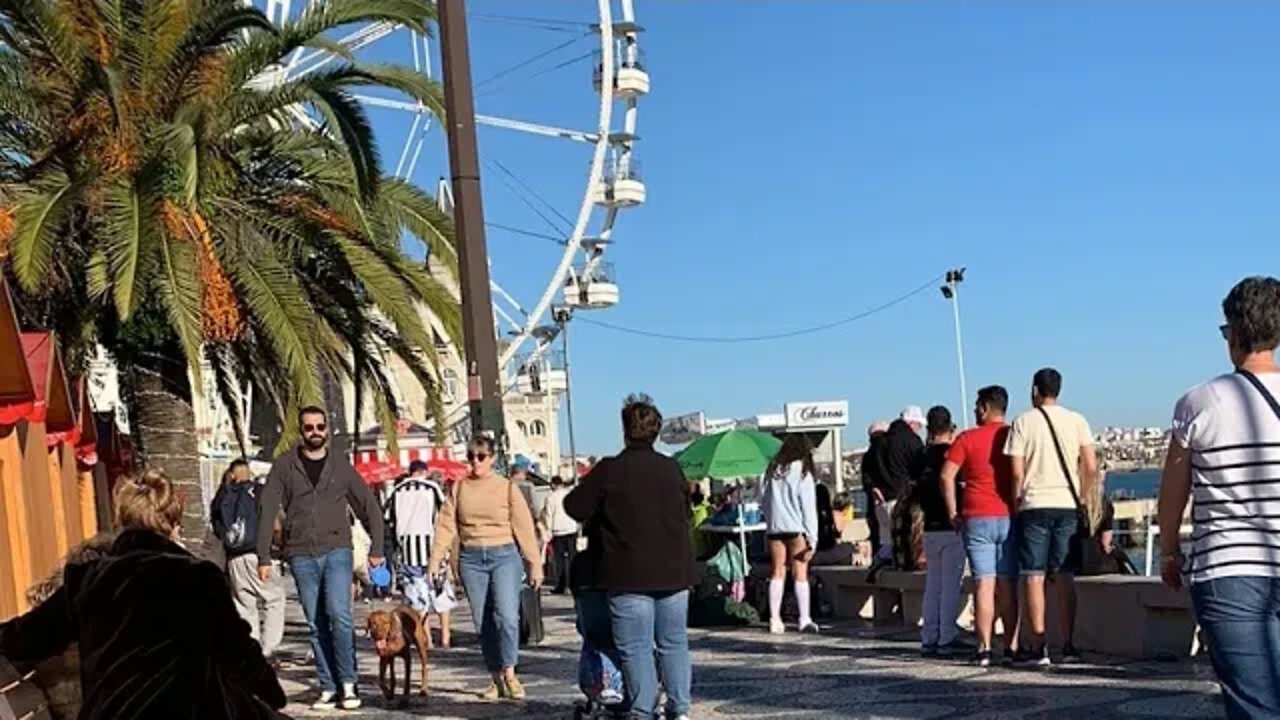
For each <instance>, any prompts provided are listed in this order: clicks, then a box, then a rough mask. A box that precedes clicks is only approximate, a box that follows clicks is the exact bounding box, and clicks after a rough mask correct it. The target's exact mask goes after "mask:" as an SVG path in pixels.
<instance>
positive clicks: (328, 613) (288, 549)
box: [258, 406, 383, 710]
mask: <svg viewBox="0 0 1280 720" xmlns="http://www.w3.org/2000/svg"><path fill="white" fill-rule="evenodd" d="M298 425H299V428H298V429H299V431H300V434H301V435H302V442H301V443H299V444H298V446H297V447H296V448H294V449H292V450H290V451H289V452H286V453H285V454H283V455H281V456H280V457H279V458H276V461H275V464H274V465H272V466H271V473H270V475H268V476H267V485H266V487H265V488H263V491H262V514H261V517H260V518H259V521H258V575H259V577H261V578H262V580H263V581H264V582H266V580H267V579H268V578H270V577H271V565H270V552H269V551H270V545H271V525H272V521H273V520H274V518H275V517H276V513H278V512H279V511H280V508H281V506H282V505H283V507H284V514H285V523H284V528H285V531H284V555H285V558H286V559H288V561H289V567H290V569H291V570H292V573H293V577H294V580H295V581H296V582H297V584H298V599H299V600H300V601H301V602H302V611H303V613H304V614H305V615H306V616H307V629H308V630H309V631H310V634H311V648H312V650H313V652H314V654H315V658H316V679H317V681H318V683H319V685H320V697H319V699H318V700H316V702H315V704H314V705H312V708H314V709H316V710H332V709H334V708H336V707H337V706H338V705H339V703H340V704H341V706H342V708H343V709H345V710H354V709H356V708H358V707H360V697H359V696H358V695H357V693H356V655H355V631H354V627H353V620H352V614H351V577H352V572H353V568H354V558H353V552H352V549H351V525H350V524H349V523H348V521H347V508H348V507H350V508H351V509H352V510H354V511H355V514H356V516H357V517H358V518H359V519H360V522H361V523H363V524H364V527H365V529H366V530H368V532H369V537H370V538H371V539H372V548H371V549H370V551H369V566H370V567H374V566H377V565H380V564H381V563H382V558H383V524H382V509H381V508H380V507H379V505H378V500H377V498H375V497H374V495H373V491H372V490H370V489H369V487H368V486H367V485H365V483H364V481H363V480H361V479H360V476H359V475H358V474H356V471H355V468H353V467H351V463H350V462H349V461H348V460H347V459H346V458H345V457H343V456H341V455H338V454H336V453H331V452H329V432H328V425H327V422H326V413H325V411H324V410H322V409H320V408H318V407H314V406H312V407H305V408H303V409H302V411H301V412H299V413H298ZM335 676H336V677H335ZM338 683H341V686H342V687H341V690H342V694H341V696H339V694H338V689H339V688H338Z"/></svg>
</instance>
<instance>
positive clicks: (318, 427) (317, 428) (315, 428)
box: [302, 423, 328, 432]
mask: <svg viewBox="0 0 1280 720" xmlns="http://www.w3.org/2000/svg"><path fill="white" fill-rule="evenodd" d="M326 427H328V426H327V425H325V424H324V423H316V424H314V425H312V424H311V423H307V424H306V425H303V426H302V432H324V429H325V428H326Z"/></svg>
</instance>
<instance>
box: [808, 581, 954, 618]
mask: <svg viewBox="0 0 1280 720" xmlns="http://www.w3.org/2000/svg"><path fill="white" fill-rule="evenodd" d="M811 572H812V573H813V574H814V575H816V576H818V577H820V578H821V579H822V582H823V584H824V585H826V586H827V591H828V593H830V596H831V607H832V614H833V615H834V616H835V617H837V618H842V619H855V618H862V619H864V620H871V621H872V622H877V623H894V622H897V623H902V624H903V625H906V626H908V627H915V626H917V625H919V624H920V616H921V614H922V612H923V610H924V581H925V574H924V572H904V571H901V570H883V571H881V572H880V574H879V575H878V576H877V577H876V582H875V583H874V584H873V583H869V582H867V570H866V569H865V568H852V567H815V568H813V569H812V570H811ZM960 592H961V600H962V606H961V608H962V612H961V616H962V617H963V616H964V615H965V614H966V613H965V612H964V610H965V606H964V604H963V603H967V602H968V599H969V597H970V596H972V594H973V580H972V579H971V578H969V577H967V576H966V577H965V579H964V585H963V586H962V587H961V590H960Z"/></svg>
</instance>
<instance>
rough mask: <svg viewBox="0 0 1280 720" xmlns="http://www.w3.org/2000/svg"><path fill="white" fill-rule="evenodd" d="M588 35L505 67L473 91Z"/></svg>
mask: <svg viewBox="0 0 1280 720" xmlns="http://www.w3.org/2000/svg"><path fill="white" fill-rule="evenodd" d="M588 35H590V33H584V34H582V35H579V36H578V37H575V38H573V39H572V40H566V41H564V42H562V43H560V44H559V45H556V46H555V47H552V48H550V49H548V50H544V51H542V52H540V53H538V54H536V55H534V56H533V57H530V58H527V59H525V60H521V61H520V62H518V63H515V64H513V65H510V66H508V67H506V68H503V69H502V70H499V71H498V72H496V73H494V74H492V75H490V76H489V77H487V78H485V79H483V80H481V81H480V82H478V83H476V84H475V89H476V90H479V89H480V88H482V87H484V86H485V85H488V84H489V83H491V82H493V81H495V80H500V79H502V78H504V77H506V76H508V75H510V74H511V73H513V72H516V71H518V70H521V69H523V68H524V67H526V66H528V65H532V64H533V63H535V62H537V61H539V60H541V59H543V58H545V57H547V56H549V55H554V54H555V53H557V52H559V51H561V50H563V49H565V48H567V47H570V46H572V45H575V44H577V43H578V42H580V41H581V40H582V39H583V38H585V37H587V36H588ZM592 52H594V51H592ZM535 77H536V76H535Z"/></svg>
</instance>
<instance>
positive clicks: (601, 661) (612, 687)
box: [573, 590, 631, 720]
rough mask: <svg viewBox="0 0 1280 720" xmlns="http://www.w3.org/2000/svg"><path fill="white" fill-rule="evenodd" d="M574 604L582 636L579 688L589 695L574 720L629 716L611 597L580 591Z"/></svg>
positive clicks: (581, 703)
mask: <svg viewBox="0 0 1280 720" xmlns="http://www.w3.org/2000/svg"><path fill="white" fill-rule="evenodd" d="M573 605H574V609H575V610H576V611H577V615H578V634H579V635H580V636H582V650H581V652H580V653H579V655H578V687H579V689H581V690H582V694H583V695H585V696H586V699H585V700H583V701H581V702H579V703H576V704H575V705H574V709H573V717H574V720H586V719H587V718H592V719H595V718H625V717H628V716H629V714H630V712H631V708H630V707H629V706H628V704H627V697H626V696H627V692H626V687H625V685H624V684H623V681H622V670H621V668H620V665H621V661H620V660H619V657H618V649H617V647H616V646H615V645H614V643H613V627H612V623H611V620H610V618H609V600H608V596H607V595H606V594H605V593H603V592H601V591H598V590H576V591H575V593H574V599H573Z"/></svg>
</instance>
